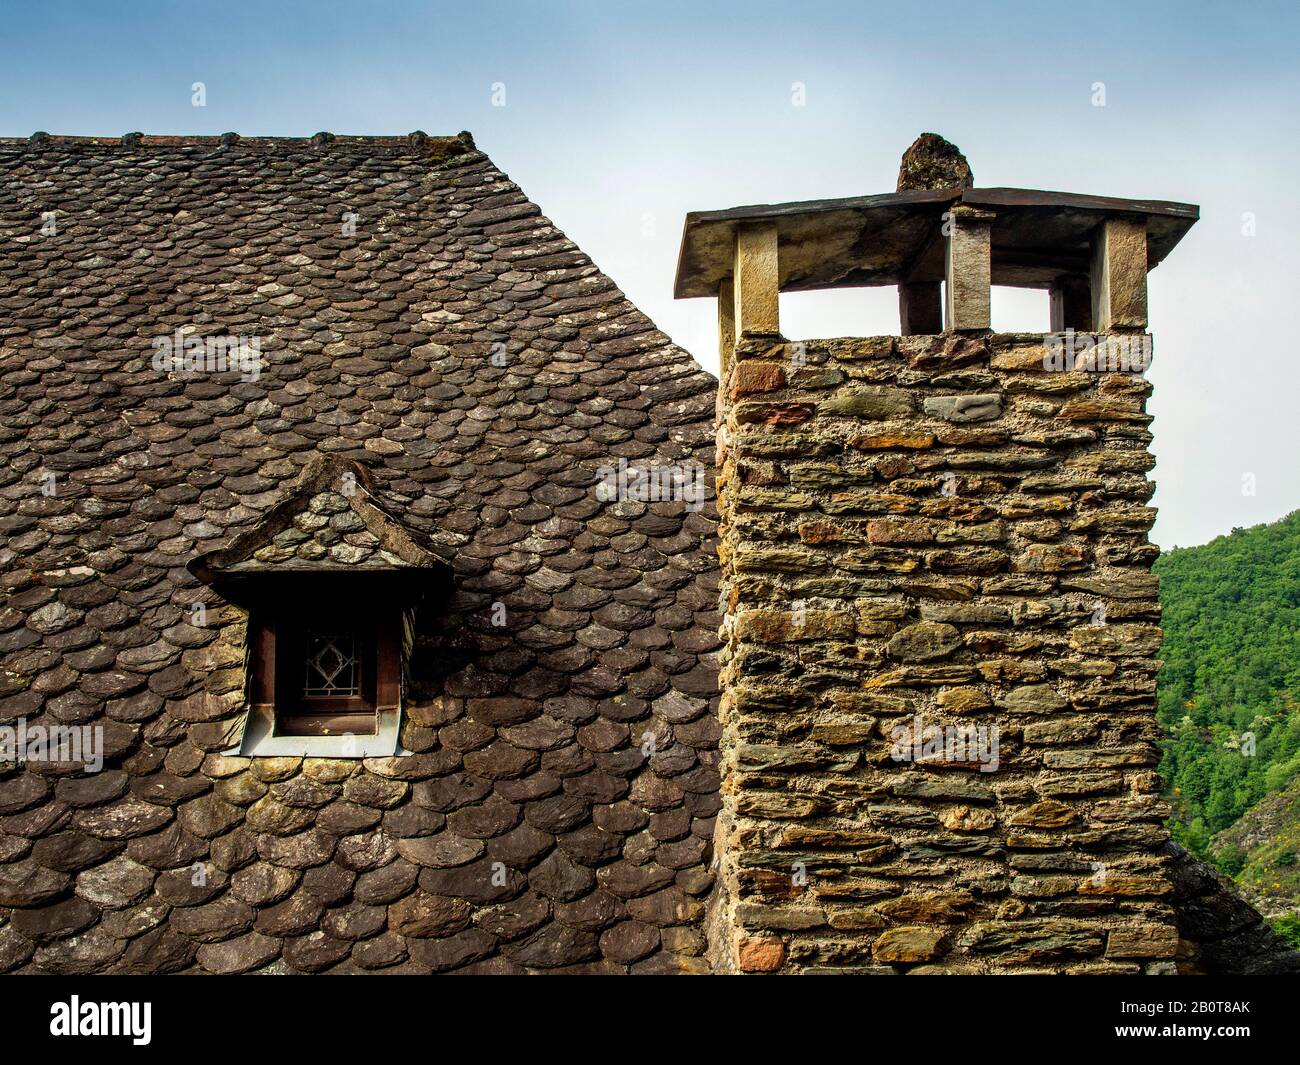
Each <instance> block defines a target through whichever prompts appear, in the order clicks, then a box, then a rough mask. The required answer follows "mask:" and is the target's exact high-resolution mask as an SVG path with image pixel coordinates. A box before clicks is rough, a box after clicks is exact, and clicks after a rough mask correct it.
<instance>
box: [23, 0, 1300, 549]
mask: <svg viewBox="0 0 1300 1065" xmlns="http://www.w3.org/2000/svg"><path fill="white" fill-rule="evenodd" d="M0 15H2V16H3V25H4V26H5V35H4V38H3V40H0V134H2V135H8V136H15V135H18V136H22V135H27V134H29V133H31V132H32V131H34V130H37V129H43V130H47V131H48V132H50V133H68V134H101V135H116V134H121V133H124V132H127V131H130V130H142V131H144V132H146V133H177V134H179V133H221V132H224V131H226V130H235V131H237V132H239V133H242V134H246V135H252V134H259V133H260V134H282V135H300V136H301V135H309V134H311V133H314V132H316V131H317V130H330V131H332V132H335V133H407V132H409V131H411V130H413V129H417V128H418V129H423V130H425V131H427V132H429V133H435V134H436V133H454V132H457V131H459V130H461V129H468V130H471V131H472V132H473V133H474V135H475V137H476V140H477V142H478V144H479V146H480V147H482V148H484V149H485V150H486V151H488V152H489V153H490V154H491V155H492V157H493V158H494V159H495V160H496V162H497V163H498V164H499V165H500V166H501V167H502V168H503V169H505V170H506V171H507V172H508V173H509V174H510V175H511V177H513V178H514V179H515V180H517V181H518V182H519V183H520V184H521V185H522V186H523V187H524V189H525V191H527V193H528V194H529V195H530V196H531V197H532V198H533V199H534V200H535V201H536V202H538V203H539V204H541V206H542V208H543V210H544V211H545V212H546V213H547V214H548V215H549V216H550V217H551V218H552V219H553V220H554V221H555V222H556V223H557V224H558V225H559V226H560V227H561V228H563V229H564V230H565V231H566V232H567V233H568V234H569V235H570V236H571V237H572V238H573V239H574V240H576V241H577V242H578V243H579V244H581V245H582V247H583V248H584V249H586V250H587V251H588V252H589V253H590V254H591V255H592V256H593V257H594V258H595V259H596V261H597V262H598V263H599V264H600V265H601V266H602V267H603V268H604V269H605V270H606V271H607V272H608V273H609V274H610V275H611V276H612V277H613V278H614V279H615V280H616V281H617V282H618V283H619V284H620V285H621V286H622V287H623V289H624V290H625V291H626V292H627V293H628V295H629V296H630V297H631V298H632V299H633V300H634V301H635V302H636V303H637V304H638V305H639V306H641V307H642V308H643V309H644V310H645V311H647V312H648V313H649V314H650V315H651V316H652V317H653V318H654V319H655V320H656V321H657V322H658V323H659V324H660V326H661V327H662V328H664V329H665V330H666V331H667V332H668V333H670V334H671V335H672V336H673V337H674V338H675V339H676V340H678V341H679V342H680V343H682V344H683V345H685V346H686V347H687V348H689V349H690V350H691V351H692V352H694V353H695V354H696V355H697V357H699V358H700V360H701V362H703V363H704V364H705V365H706V366H709V367H710V368H711V369H713V368H715V367H716V354H715V352H716V340H715V333H714V321H715V311H714V307H713V305H712V301H708V300H691V301H681V302H677V301H674V300H673V299H672V296H671V283H672V276H673V270H674V265H675V262H676V255H677V247H678V242H679V238H680V232H681V222H682V217H683V215H684V214H685V213H686V212H687V211H690V210H705V209H713V208H722V207H731V206H736V205H739V204H747V203H764V202H777V201H783V200H798V199H814V198H822V197H830V196H849V195H860V194H866V193H872V192H887V191H890V190H892V189H893V185H894V179H895V176H896V173H897V168H898V157H899V155H900V154H901V153H902V151H903V149H904V148H906V147H907V145H908V144H909V143H910V142H911V141H912V139H913V138H914V137H915V136H916V135H917V134H918V133H920V132H921V131H923V130H933V131H935V132H938V133H941V134H943V135H944V136H946V137H948V138H949V139H950V140H953V141H955V142H956V143H957V144H958V145H960V146H961V148H962V149H963V150H964V151H965V153H966V155H967V157H968V158H969V159H970V162H971V165H972V167H973V168H974V171H975V177H976V183H977V184H979V185H1012V186H1021V187H1025V188H1045V189H1061V190H1065V191H1072V192H1085V193H1097V194H1102V195H1115V196H1132V197H1147V198H1158V199H1171V200H1183V201H1188V202H1192V203H1198V204H1200V205H1201V210H1202V220H1201V222H1200V223H1199V224H1198V225H1197V226H1196V227H1194V228H1193V230H1192V231H1191V233H1190V234H1189V235H1188V237H1187V238H1186V239H1185V240H1184V242H1183V243H1182V245H1180V247H1179V248H1178V249H1177V250H1176V251H1175V253H1174V254H1173V255H1172V256H1171V257H1170V259H1169V260H1168V261H1167V262H1166V263H1165V264H1163V265H1162V266H1161V267H1160V268H1159V269H1157V270H1156V271H1155V272H1153V273H1152V275H1151V279H1150V302H1151V322H1152V332H1153V334H1154V335H1155V353H1156V361H1155V365H1154V367H1153V368H1152V370H1151V378H1152V380H1153V381H1154V383H1155V395H1154V397H1153V399H1152V401H1151V406H1150V409H1151V411H1152V412H1153V413H1154V414H1155V415H1156V421H1155V423H1154V429H1155V433H1156V443H1155V450H1156V454H1157V457H1158V459H1159V465H1158V467H1157V469H1156V471H1155V476H1156V478H1157V481H1158V483H1159V485H1160V488H1159V491H1158V493H1157V495H1156V498H1155V503H1156V505H1158V506H1159V507H1160V508H1161V515H1160V520H1159V522H1158V523H1157V525H1156V529H1155V532H1154V539H1155V540H1156V542H1158V543H1161V544H1162V545H1163V546H1166V547H1167V546H1172V545H1174V544H1183V545H1186V544H1192V543H1199V542H1203V541H1205V540H1207V539H1209V538H1211V537H1213V536H1215V535H1217V534H1219V533H1222V532H1226V531H1228V530H1229V529H1230V528H1231V527H1232V526H1235V525H1250V524H1255V523H1257V522H1261V521H1269V520H1273V519H1275V518H1277V517H1280V516H1281V515H1283V514H1286V513H1288V512H1290V511H1291V510H1294V509H1297V508H1300V461H1297V457H1298V456H1300V417H1297V414H1296V408H1297V400H1296V397H1297V396H1300V354H1297V352H1296V350H1295V349H1296V347H1297V344H1296V341H1295V340H1294V338H1293V337H1292V335H1291V331H1290V330H1289V329H1286V328H1285V326H1286V325H1287V323H1288V321H1289V319H1288V318H1287V314H1288V313H1289V311H1290V310H1291V309H1292V308H1293V306H1294V305H1295V304H1296V301H1297V300H1296V293H1295V292H1294V286H1295V283H1296V281H1297V279H1300V240H1298V239H1297V238H1300V226H1297V221H1296V211H1295V207H1294V206H1293V197H1294V189H1295V181H1294V175H1296V174H1297V172H1300V151H1298V150H1297V143H1296V131H1297V129H1300V121H1297V119H1298V118H1300V114H1298V112H1300V107H1298V103H1300V63H1297V61H1296V58H1295V56H1296V54H1297V46H1298V45H1300V5H1296V4H1294V3H1291V4H1271V3H1252V4H1222V3H1215V4H1201V3H1180V4H1172V3H1168V4H1166V3H1152V4H1140V3H1104V4H1103V3H1095V4H1089V3H1070V4H1050V3H1042V2H1039V3H988V4H984V5H971V4H970V3H969V2H966V3H962V4H946V3H942V2H932V3H927V4H924V5H899V4H887V5H886V4H870V3H865V4H864V3H838V2H832V0H828V2H824V3H821V4H795V3H790V2H788V0H787V2H783V3H755V2H748V3H740V4H735V3H716V4H708V3H702V2H696V3H690V4H686V3H656V4H653V5H649V4H645V5H629V4H616V3H610V2H606V3H560V2H557V3H551V4H540V3H511V2H505V0H502V2H497V3H485V4H472V5H469V4H463V3H460V4H442V3H415V2H400V3H373V4H359V3H358V4H344V3H332V2H330V0H315V2H313V3H281V4H276V3H271V2H264V3H257V4H254V3H242V2H225V3H200V2H193V0H190V2H185V3H161V2H144V3H139V2H136V3H131V4H93V3H70V2H60V0H43V2H41V3H29V2H23V3H8V2H6V3H0ZM194 82H203V83H204V85H205V87H206V106H204V107H194V106H192V104H191V96H192V93H191V86H192V85H193V83H194ZM1098 82H1101V83H1103V84H1104V86H1105V106H1095V105H1094V99H1095V95H1096V94H1095V91H1094V88H1093V86H1094V85H1095V83H1098ZM796 83H801V84H802V85H803V87H804V90H803V91H804V98H805V103H804V105H803V106H796V104H795V100H794V92H793V87H794V86H795V84H796ZM494 86H495V87H497V93H496V102H497V103H500V102H501V94H500V91H499V87H500V86H504V106H494V101H493V94H494ZM1247 213H1249V214H1251V215H1253V217H1254V235H1253V236H1247V235H1245V234H1243V219H1244V216H1246V215H1247ZM1046 314H1047V312H1046V297H1045V296H1044V295H1043V294H1041V293H1023V292H1021V293H1014V292H1013V293H1003V292H1001V291H998V292H995V301H994V326H995V327H998V328H1009V329H1016V328H1026V329H1046ZM782 315H783V326H784V328H785V331H786V333H787V335H789V336H791V337H792V338H812V337H824V336H834V335H845V334H864V333H892V332H895V331H896V330H897V311H896V305H895V299H894V294H893V292H892V290H888V291H886V290H856V291H849V292H837V293H809V294H802V295H797V296H790V297H783V304H782ZM1247 475H1251V476H1253V479H1254V494H1253V495H1251V494H1248V491H1247V490H1248V489H1249V482H1248V481H1247V480H1246V478H1247ZM1244 483H1245V487H1243V484H1244Z"/></svg>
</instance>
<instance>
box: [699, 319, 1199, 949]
mask: <svg viewBox="0 0 1300 1065" xmlns="http://www.w3.org/2000/svg"><path fill="white" fill-rule="evenodd" d="M1043 343H1044V338H1043V337H1042V336H1037V335H1028V336H1025V335H992V336H988V337H971V338H958V337H943V336H931V337H905V338H893V337H877V338H866V339H846V340H833V341H828V342H808V343H807V344H799V345H792V344H788V343H785V342H782V341H779V340H770V341H768V340H761V339H754V340H747V341H744V342H742V343H741V344H740V345H739V346H738V347H737V349H736V352H735V356H736V357H735V359H734V361H733V365H732V369H731V372H730V375H729V378H728V380H726V381H724V396H723V423H722V427H721V435H720V444H719V449H720V452H719V453H720V456H721V458H720V463H719V474H718V483H719V498H720V511H721V514H722V526H721V531H722V542H721V548H720V550H721V558H722V564H723V575H724V580H723V597H724V598H723V601H724V604H725V607H726V617H725V622H724V636H725V638H726V641H727V645H726V649H725V657H724V669H723V672H722V677H721V680H722V689H723V693H724V694H723V700H722V710H721V716H722V723H723V732H724V742H723V749H724V752H725V755H724V760H725V763H726V764H725V772H726V774H727V780H728V786H727V788H726V789H725V794H724V811H723V814H722V820H721V821H720V827H719V852H720V854H721V856H722V861H723V867H722V872H721V876H722V883H721V885H720V888H721V892H720V895H719V898H718V899H717V900H716V901H715V905H716V906H717V907H718V913H717V914H716V915H715V918H714V920H715V923H716V927H718V928H722V929H725V930H726V931H727V935H728V936H729V938H730V943H729V944H728V945H727V948H726V949H721V950H719V951H718V964H719V966H720V967H723V966H725V967H728V968H731V969H739V970H741V971H751V972H773V971H781V972H814V971H827V970H833V971H845V970H847V971H864V972H904V971H927V972H933V971H943V972H962V973H984V972H1066V973H1094V972H1096V973H1103V972H1114V973H1139V972H1165V971H1172V969H1173V967H1174V959H1175V956H1176V954H1177V952H1178V948H1179V936H1178V932H1177V929H1176V928H1175V922H1174V915H1173V912H1172V909H1171V907H1170V905H1169V903H1168V901H1167V899H1168V896H1169V894H1170V891H1171V886H1170V882H1169V879H1168V876H1167V874H1166V864H1167V861H1168V858H1167V856H1166V855H1165V854H1163V853H1162V852H1161V847H1162V846H1163V845H1164V844H1165V842H1166V840H1167V832H1166V829H1165V827H1164V825H1163V824H1162V821H1163V819H1164V818H1166V817H1167V816H1168V813H1169V811H1168V807H1167V805H1166V804H1165V803H1164V802H1162V801H1161V799H1160V796H1159V792H1160V780H1159V777H1158V775H1157V773H1156V764H1157V762H1158V760H1159V751H1158V748H1157V741H1158V739H1159V728H1158V725H1157V722H1156V718H1155V691H1156V687H1155V678H1156V672H1157V668H1158V662H1157V660H1156V658H1155V655H1156V653H1157V651H1158V650H1159V647H1160V639H1161V634H1160V629H1159V627H1158V624H1157V622H1158V619H1159V613H1160V608H1159V603H1158V601H1157V597H1156V596H1157V585H1156V578H1155V577H1154V576H1153V575H1152V573H1151V572H1150V567H1151V563H1152V561H1153V560H1154V559H1155V557H1156V554H1157V549H1156V548H1155V547H1154V546H1152V545H1151V544H1150V543H1149V542H1148V540H1147V532H1148V529H1149V528H1150V526H1151V523H1152V520H1153V518H1154V517H1155V511H1154V509H1152V508H1151V507H1149V506H1147V505H1146V504H1147V501H1148V499H1149V498H1150V496H1151V493H1152V491H1153V488H1154V486H1153V484H1152V483H1151V482H1150V481H1149V480H1148V479H1147V476H1146V474H1147V471H1148V470H1149V469H1150V468H1151V467H1152V465H1153V464H1154V460H1153V458H1152V456H1151V454H1150V452H1149V451H1148V445H1149V443H1150V440H1151V435H1150V433H1149V431H1148V429H1147V423H1148V422H1149V421H1150V416H1149V415H1147V414H1146V413H1145V412H1144V403H1145V399H1146V396H1147V394H1148V392H1149V387H1150V386H1149V385H1148V383H1147V382H1146V381H1145V380H1144V379H1142V378H1140V377H1137V376H1134V375H1131V374H1122V373H1090V372H1049V371H1048V370H1046V369H1045V368H1044V367H1045V365H1047V361H1046V360H1045V355H1046V354H1047V353H1046V351H1045V349H1044V347H1043ZM918 716H919V717H920V718H921V719H922V721H923V722H924V724H925V725H937V726H947V725H975V726H985V727H996V728H997V729H998V731H999V736H1000V745H999V746H1000V750H999V760H998V764H997V767H996V771H993V772H986V771H982V766H981V765H979V764H975V763H974V760H973V759H967V760H965V761H959V762H953V761H951V760H949V761H945V760H943V759H940V758H924V759H920V760H917V759H914V758H913V759H908V760H903V759H902V758H900V757H899V752H898V750H897V749H896V747H895V743H896V741H897V739H898V736H899V733H898V732H896V729H897V728H900V727H901V728H903V729H905V730H910V729H911V727H912V725H913V722H914V721H915V719H916V718H917V717H918ZM909 734H910V733H909ZM983 768H987V765H986V766H984V767H983Z"/></svg>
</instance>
